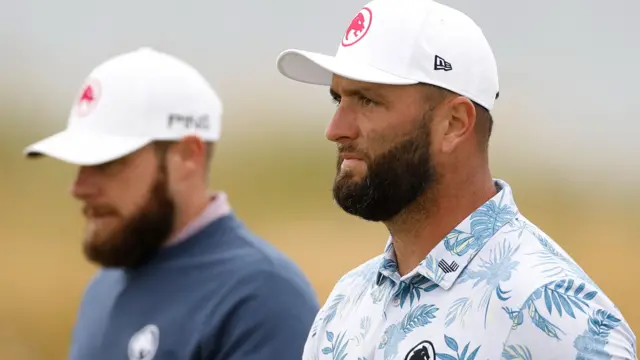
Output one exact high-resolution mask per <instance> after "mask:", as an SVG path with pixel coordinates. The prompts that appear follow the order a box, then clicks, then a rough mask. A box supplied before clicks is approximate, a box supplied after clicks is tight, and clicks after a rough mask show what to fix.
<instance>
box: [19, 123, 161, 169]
mask: <svg viewBox="0 0 640 360" xmlns="http://www.w3.org/2000/svg"><path fill="white" fill-rule="evenodd" d="M149 143H151V139H148V138H140V137H124V136H114V135H105V134H98V133H91V132H85V131H78V130H64V131H62V132H59V133H57V134H55V135H52V136H50V137H48V138H46V139H43V140H41V141H39V142H37V143H35V144H32V145H30V146H28V147H27V148H25V150H24V152H23V153H24V155H25V156H27V157H39V156H43V155H45V156H49V157H52V158H55V159H58V160H61V161H64V162H67V163H70V164H74V165H81V166H93V165H100V164H104V163H107V162H110V161H113V160H116V159H119V158H121V157H124V156H127V155H129V154H131V153H133V152H134V151H136V150H138V149H141V148H142V147H144V146H145V145H147V144H149Z"/></svg>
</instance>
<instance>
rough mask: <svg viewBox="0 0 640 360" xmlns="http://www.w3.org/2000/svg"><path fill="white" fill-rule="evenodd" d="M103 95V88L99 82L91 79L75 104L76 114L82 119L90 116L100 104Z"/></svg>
mask: <svg viewBox="0 0 640 360" xmlns="http://www.w3.org/2000/svg"><path fill="white" fill-rule="evenodd" d="M101 94H102V88H101V87H100V83H99V82H98V80H95V79H90V80H89V81H87V83H86V84H85V85H84V86H83V87H82V91H81V92H80V96H79V97H78V101H77V102H76V104H75V108H76V114H77V115H78V116H80V117H82V116H87V115H89V114H90V113H91V111H93V109H95V107H96V105H97V104H98V100H99V99H100V95H101Z"/></svg>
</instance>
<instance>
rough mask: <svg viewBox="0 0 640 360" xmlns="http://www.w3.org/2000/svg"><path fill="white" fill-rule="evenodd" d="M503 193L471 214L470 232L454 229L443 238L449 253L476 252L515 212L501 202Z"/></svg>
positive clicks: (459, 254)
mask: <svg viewBox="0 0 640 360" xmlns="http://www.w3.org/2000/svg"><path fill="white" fill-rule="evenodd" d="M504 194H505V192H503V193H502V196H501V197H500V201H499V202H496V201H495V200H493V199H491V200H489V201H488V202H486V203H485V204H484V205H482V206H481V207H480V208H479V209H478V210H476V211H475V212H474V213H473V214H471V233H470V234H469V233H465V232H463V231H461V230H458V229H454V230H453V231H452V232H451V233H449V235H448V236H447V237H446V238H445V240H444V241H445V242H444V245H445V247H446V249H447V250H449V252H450V253H451V254H454V255H458V256H462V255H465V254H467V253H468V252H470V251H473V252H477V251H478V250H480V249H481V248H482V247H483V246H484V244H485V243H486V242H487V241H488V240H489V239H490V238H491V237H492V236H493V235H494V234H495V233H496V232H497V231H498V230H499V229H500V228H502V227H503V226H505V225H506V224H507V223H508V222H509V221H511V219H513V218H514V217H515V215H516V213H515V212H514V211H513V209H512V207H511V206H510V205H509V204H505V203H503V201H504Z"/></svg>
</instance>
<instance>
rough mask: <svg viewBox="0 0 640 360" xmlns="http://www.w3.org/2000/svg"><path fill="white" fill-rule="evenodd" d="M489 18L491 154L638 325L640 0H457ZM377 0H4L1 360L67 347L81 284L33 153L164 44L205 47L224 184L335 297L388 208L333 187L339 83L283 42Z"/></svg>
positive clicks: (372, 245)
mask: <svg viewBox="0 0 640 360" xmlns="http://www.w3.org/2000/svg"><path fill="white" fill-rule="evenodd" d="M444 2H445V3H447V4H450V5H452V6H455V7H457V8H459V9H461V10H463V11H465V12H467V13H468V14H470V15H471V16H472V17H473V18H474V19H476V21H477V22H478V23H479V24H480V25H481V26H482V27H483V28H484V29H485V33H486V35H487V37H488V38H489V41H490V42H491V43H492V45H493V47H494V51H495V53H496V57H497V59H498V64H499V68H500V81H501V98H500V100H499V101H498V104H497V106H496V109H495V111H494V116H495V118H496V125H495V133H494V135H493V140H492V147H491V154H492V164H491V165H492V168H493V171H494V175H495V176H497V177H500V178H502V179H504V180H507V181H508V182H509V183H510V184H511V185H512V187H513V190H514V195H515V198H516V201H517V202H518V205H519V207H520V209H521V210H522V212H523V213H524V214H525V215H527V216H528V217H529V218H530V219H532V220H533V221H534V222H536V223H537V224H538V225H539V226H540V227H542V228H543V229H544V230H545V231H546V232H547V233H549V234H550V235H551V236H552V237H554V238H555V240H556V241H558V242H559V243H560V244H562V246H564V247H565V249H566V250H567V251H568V252H569V254H571V256H573V257H574V258H575V259H576V260H577V261H578V263H579V264H580V265H581V266H582V267H583V268H584V269H585V270H586V271H587V272H588V273H589V274H590V275H591V276H592V278H593V279H595V281H596V282H597V283H598V284H599V285H600V286H601V287H602V288H603V289H604V290H605V291H606V292H607V294H608V295H609V296H610V297H611V298H612V299H613V301H614V302H615V303H616V304H617V305H618V306H619V307H620V308H621V310H622V312H623V314H624V315H625V317H626V319H627V320H628V321H629V322H630V323H631V326H632V328H635V329H636V332H637V331H638V329H640V308H639V307H638V300H637V299H638V297H639V296H640V290H639V289H638V288H639V286H638V285H640V281H639V280H638V278H639V277H640V270H639V269H638V266H637V263H638V255H637V254H638V253H639V251H640V242H639V240H640V238H639V236H638V230H637V228H638V224H639V223H638V219H639V218H640V201H639V200H640V188H639V187H638V185H637V184H638V183H639V182H640V141H638V136H639V135H640V121H638V119H639V118H640V110H638V109H639V108H638V107H637V105H636V104H637V84H638V83H640V71H639V70H638V67H637V64H639V63H640V50H638V49H639V48H638V47H637V46H630V44H635V43H637V34H638V33H640V22H638V21H636V18H637V14H638V13H639V12H640V2H637V1H627V0H609V1H607V2H602V1H596V0H564V1H561V2H558V1H552V0H539V1H536V2H521V1H520V2H519V1H516V2H514V1H508V0H486V1H481V2H478V1H475V0H447V1H444ZM364 3H365V1H361V0H358V1H348V2H345V1H344V0H324V1H294V0H273V1H256V0H243V1H229V2H216V1H210V2H195V1H188V0H182V1H176V0H154V1H152V0H139V1H135V2H131V1H125V0H112V1H108V2H100V3H95V2H87V1H81V0H59V1H48V0H25V1H13V2H9V1H3V2H2V11H0V124H1V125H2V131H1V132H0V175H1V176H0V292H1V295H2V296H0V359H16V360H41V359H47V360H49V359H63V358H65V355H66V353H67V349H68V345H69V335H70V329H71V326H72V324H73V322H74V319H75V311H76V308H77V305H78V302H79V300H80V296H81V294H82V291H83V288H84V285H85V284H86V281H87V280H88V279H89V277H90V276H91V275H92V274H93V272H94V271H95V269H94V268H93V267H91V266H90V265H88V264H87V263H86V262H85V261H84V259H83V258H82V256H81V253H80V244H79V243H80V240H79V237H80V234H81V230H82V219H81V217H80V214H79V206H78V204H77V203H75V202H73V201H72V200H71V199H70V197H69V196H68V194H67V189H68V186H69V184H70V182H71V179H72V177H73V173H74V171H75V169H74V168H73V167H70V166H67V165H63V164H60V163H57V162H55V161H52V160H43V161H38V162H28V161H26V160H24V159H23V158H22V157H21V154H20V152H21V150H22V148H23V147H24V146H25V145H27V144H28V143H29V142H32V141H35V140H37V139H38V138H40V137H43V136H45V135H48V134H50V133H52V132H53V131H55V130H58V129H61V128H62V127H63V126H64V124H65V121H66V116H67V113H68V111H69V106H70V105H71V102H72V98H73V96H75V94H76V93H77V91H78V88H79V87H80V84H81V83H82V81H83V78H84V77H85V76H86V75H87V74H88V73H89V71H90V70H91V69H92V68H93V67H94V66H96V65H97V64H98V63H100V62H102V61H103V60H105V59H106V58H107V57H109V56H111V55H114V54H117V53H121V52H125V51H130V50H134V49H136V48H137V47H139V46H147V45H151V46H154V47H156V48H158V49H160V50H165V51H168V52H171V53H173V54H176V55H178V56H180V57H182V58H184V59H185V60H187V61H189V62H191V63H192V64H194V65H195V66H196V67H198V68H199V69H201V70H202V72H203V73H204V74H205V76H207V78H209V79H210V80H211V82H212V83H213V84H214V86H215V87H216V89H218V91H219V93H220V95H221V97H222V98H223V100H224V102H225V127H224V131H223V141H222V142H221V143H220V146H219V149H218V152H217V154H216V159H215V167H214V176H213V183H212V187H215V188H218V189H224V190H226V191H227V192H228V193H229V195H230V199H231V201H232V204H233V206H234V208H235V210H236V211H237V213H238V214H239V215H240V216H241V217H242V218H243V219H244V220H245V222H246V223H247V224H248V225H249V226H250V227H251V228H252V229H253V230H254V231H255V232H256V233H258V234H260V235H262V236H263V237H265V238H267V239H268V240H269V241H271V242H272V243H274V244H275V245H277V246H278V247H279V248H280V249H282V250H283V251H284V252H286V253H287V254H289V255H290V256H291V257H293V258H294V259H295V260H296V261H297V262H298V263H299V264H300V265H301V267H302V268H303V270H304V271H305V272H306V274H307V275H308V276H309V277H310V279H311V280H312V282H313V284H314V286H315V288H316V290H317V293H318V297H319V298H320V300H321V301H324V299H325V298H326V296H327V295H328V292H329V291H330V290H331V288H332V286H333V284H334V282H335V281H336V280H337V279H338V278H339V277H340V276H341V275H342V274H343V273H345V272H346V271H348V270H349V269H351V268H353V267H354V266H356V265H358V264H360V263H361V262H363V261H365V260H366V259H368V258H370V257H372V256H375V255H376V254H378V253H380V252H381V251H382V250H383V247H384V244H385V241H386V238H387V233H386V231H385V229H384V228H383V227H382V226H381V225H379V224H372V223H366V222H363V221H360V220H359V219H356V218H353V217H349V216H347V215H345V214H343V213H342V211H341V210H340V209H339V208H338V207H337V206H335V205H334V204H333V202H332V199H331V192H330V187H331V181H332V178H333V173H334V157H335V153H334V147H333V146H332V145H331V144H330V143H329V142H328V141H326V140H325V139H324V138H323V131H324V127H325V124H326V123H327V121H328V120H329V119H330V117H331V114H332V111H333V108H332V105H331V104H330V99H329V96H328V94H327V89H324V88H317V87H312V86H304V85H302V84H296V83H293V82H291V81H287V80H286V79H283V78H282V77H280V76H279V75H278V74H277V71H276V69H275V66H274V63H275V57H276V55H277V54H278V53H279V52H280V51H281V50H283V49H284V48H286V47H292V46H296V47H299V46H302V47H306V48H309V49H315V50H319V51H326V52H333V51H335V48H336V46H337V44H338V43H339V39H340V37H341V36H342V33H343V31H344V27H345V26H346V25H347V24H348V22H349V20H350V19H351V17H352V16H353V15H354V14H355V12H357V10H358V9H359V8H360V7H361V6H362V5H363V4H364Z"/></svg>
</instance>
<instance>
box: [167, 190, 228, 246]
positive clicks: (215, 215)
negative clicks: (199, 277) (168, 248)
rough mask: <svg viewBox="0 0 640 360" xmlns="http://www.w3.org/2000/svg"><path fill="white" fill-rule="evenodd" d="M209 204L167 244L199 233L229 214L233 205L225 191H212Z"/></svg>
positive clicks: (172, 243) (175, 242) (173, 243)
mask: <svg viewBox="0 0 640 360" xmlns="http://www.w3.org/2000/svg"><path fill="white" fill-rule="evenodd" d="M210 199H211V200H210V202H209V205H207V207H206V208H205V209H204V211H202V213H200V215H199V216H198V217H197V218H195V219H194V220H193V221H191V222H190V223H189V224H188V225H187V226H185V227H184V228H183V229H182V231H180V233H178V235H177V236H176V237H175V238H173V239H171V240H170V241H169V242H168V243H167V244H169V245H175V244H177V243H179V242H182V241H184V240H185V239H187V238H189V237H190V236H191V235H193V234H195V233H197V232H198V231H200V230H202V229H203V228H204V227H206V226H207V225H208V224H210V223H211V222H213V221H215V220H217V219H219V218H221V217H223V216H225V215H228V214H229V213H230V212H231V205H229V200H228V198H227V194H226V193H224V192H221V191H219V192H212V193H211V198H210Z"/></svg>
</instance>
